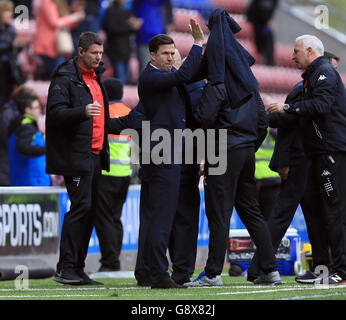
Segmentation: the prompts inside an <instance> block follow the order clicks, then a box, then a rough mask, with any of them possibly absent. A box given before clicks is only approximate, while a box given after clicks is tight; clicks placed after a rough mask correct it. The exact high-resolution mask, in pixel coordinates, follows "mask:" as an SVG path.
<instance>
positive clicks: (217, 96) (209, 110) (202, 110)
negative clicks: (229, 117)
mask: <svg viewBox="0 0 346 320" xmlns="http://www.w3.org/2000/svg"><path fill="white" fill-rule="evenodd" d="M227 101H228V100H227V93H226V88H225V85H224V84H223V83H220V84H216V85H212V84H211V83H210V82H208V83H207V84H206V85H205V87H204V89H203V93H202V96H201V98H200V100H199V102H198V104H197V106H196V108H195V114H194V116H195V118H196V120H197V121H198V122H199V123H200V124H201V126H202V128H204V129H209V128H215V121H216V119H217V116H218V113H219V111H220V110H221V109H222V108H223V107H224V106H225V105H226V104H227Z"/></svg>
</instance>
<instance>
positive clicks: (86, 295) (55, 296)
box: [0, 294, 104, 299]
mask: <svg viewBox="0 0 346 320" xmlns="http://www.w3.org/2000/svg"><path fill="white" fill-rule="evenodd" d="M64 297H104V295H103V294H102V295H101V294H66V295H59V294H54V295H42V296H41V295H39V296H35V295H25V294H23V295H15V296H12V295H8V296H0V299H1V298H2V299H3V298H64Z"/></svg>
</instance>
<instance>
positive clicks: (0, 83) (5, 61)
mask: <svg viewBox="0 0 346 320" xmlns="http://www.w3.org/2000/svg"><path fill="white" fill-rule="evenodd" d="M13 10H14V5H13V3H12V2H11V1H8V0H3V1H0V88H1V91H0V108H1V107H2V106H3V104H4V103H6V102H8V100H9V99H10V96H11V93H12V91H13V89H14V87H15V86H16V85H19V84H21V83H23V78H22V75H21V70H20V67H19V65H18V59H17V53H18V48H19V47H20V46H21V40H20V39H19V38H17V37H16V31H15V29H14V27H13V26H12V25H11V22H12V17H13Z"/></svg>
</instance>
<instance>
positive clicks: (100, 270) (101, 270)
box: [97, 266, 120, 272]
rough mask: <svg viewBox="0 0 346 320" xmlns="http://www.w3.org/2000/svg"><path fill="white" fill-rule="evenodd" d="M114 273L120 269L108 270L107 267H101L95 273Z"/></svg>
mask: <svg viewBox="0 0 346 320" xmlns="http://www.w3.org/2000/svg"><path fill="white" fill-rule="evenodd" d="M114 271H120V267H119V268H108V267H103V266H101V267H100V268H99V270H98V271H97V272H114Z"/></svg>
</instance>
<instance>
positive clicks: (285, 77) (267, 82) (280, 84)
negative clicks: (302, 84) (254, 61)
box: [251, 65, 302, 94]
mask: <svg viewBox="0 0 346 320" xmlns="http://www.w3.org/2000/svg"><path fill="white" fill-rule="evenodd" d="M251 69H252V71H253V73H254V75H255V77H256V78H257V80H258V82H259V89H260V91H261V92H266V93H279V94H288V93H289V92H290V91H291V90H292V89H293V87H294V86H295V84H297V83H298V82H299V81H301V80H302V78H301V73H302V72H301V71H300V70H297V69H292V68H284V67H270V66H264V65H254V66H253V67H252V68H251Z"/></svg>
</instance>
